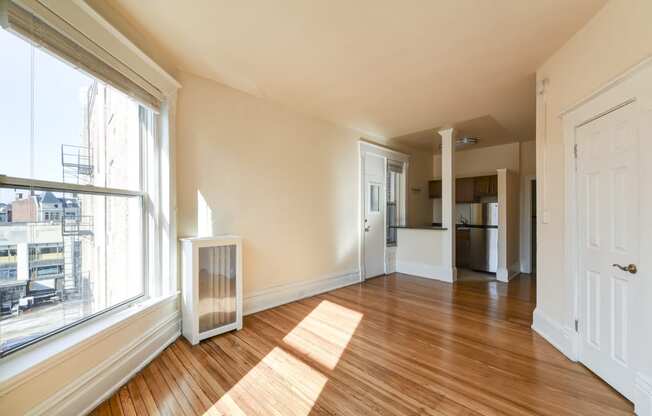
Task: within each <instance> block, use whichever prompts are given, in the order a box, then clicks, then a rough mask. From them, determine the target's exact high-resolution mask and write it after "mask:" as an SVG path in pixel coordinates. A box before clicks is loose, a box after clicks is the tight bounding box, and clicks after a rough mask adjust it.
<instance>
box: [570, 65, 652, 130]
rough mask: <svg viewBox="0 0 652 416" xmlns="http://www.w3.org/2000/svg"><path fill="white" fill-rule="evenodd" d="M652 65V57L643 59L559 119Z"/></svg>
mask: <svg viewBox="0 0 652 416" xmlns="http://www.w3.org/2000/svg"><path fill="white" fill-rule="evenodd" d="M650 63H652V55H649V56H647V57H645V58H643V59H642V60H641V61H640V62H639V63H637V64H636V65H634V66H632V67H630V68H629V69H627V70H626V71H625V72H623V73H622V74H620V75H618V76H616V77H614V78H612V79H611V80H609V81H607V82H606V83H605V84H604V85H602V86H601V87H600V88H598V89H597V90H595V91H593V92H592V93H591V94H589V95H587V96H586V97H584V98H582V99H580V100H579V101H577V102H576V103H575V104H573V105H571V106H570V107H568V108H566V109H565V110H563V111H562V112H561V113H559V115H558V117H560V118H563V117H565V116H566V115H567V114H568V113H571V112H573V111H575V110H577V109H578V108H580V107H581V106H583V105H584V104H587V103H588V102H589V101H591V100H593V99H595V98H597V97H598V96H599V95H601V94H603V93H604V92H606V91H608V90H610V89H612V88H614V87H615V86H617V85H618V84H620V83H622V82H624V81H626V80H627V79H628V78H630V77H631V76H632V75H634V74H635V73H636V72H638V71H640V70H641V69H643V68H644V67H646V66H647V65H649V64H650Z"/></svg>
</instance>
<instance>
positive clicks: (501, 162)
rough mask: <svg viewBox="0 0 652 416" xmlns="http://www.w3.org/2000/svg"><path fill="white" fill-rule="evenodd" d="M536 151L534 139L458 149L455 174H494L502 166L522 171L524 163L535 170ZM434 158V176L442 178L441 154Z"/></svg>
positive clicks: (461, 175) (462, 175) (435, 155)
mask: <svg viewBox="0 0 652 416" xmlns="http://www.w3.org/2000/svg"><path fill="white" fill-rule="evenodd" d="M535 152H536V146H535V145H534V140H532V141H529V142H523V143H519V142H516V143H508V144H503V145H498V146H488V147H480V148H477V149H467V150H458V151H456V152H455V174H456V176H458V177H465V176H480V175H484V174H494V173H496V169H502V168H505V169H509V170H512V171H517V172H520V170H521V164H522V163H525V164H526V165H527V166H526V167H527V169H528V170H531V171H532V172H534V169H533V167H534V163H533V162H534V161H535V159H536V156H535V154H536V153H535ZM432 159H433V162H432V169H433V171H432V176H433V178H440V177H441V154H434V155H433V157H432Z"/></svg>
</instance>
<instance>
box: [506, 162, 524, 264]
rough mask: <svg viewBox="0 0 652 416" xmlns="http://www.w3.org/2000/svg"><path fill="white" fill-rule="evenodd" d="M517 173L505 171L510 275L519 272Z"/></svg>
mask: <svg viewBox="0 0 652 416" xmlns="http://www.w3.org/2000/svg"><path fill="white" fill-rule="evenodd" d="M520 184H521V181H520V176H519V174H518V172H514V171H511V170H508V171H507V264H506V266H507V270H508V273H509V274H510V275H513V274H514V273H519V272H520V257H521V250H520V237H521V236H520V234H521V225H520V221H521V215H520V202H521V197H520V196H521V189H520Z"/></svg>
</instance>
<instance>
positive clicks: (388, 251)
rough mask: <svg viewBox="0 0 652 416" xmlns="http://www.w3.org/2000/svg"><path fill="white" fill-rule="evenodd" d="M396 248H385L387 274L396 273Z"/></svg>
mask: <svg viewBox="0 0 652 416" xmlns="http://www.w3.org/2000/svg"><path fill="white" fill-rule="evenodd" d="M396 251H397V249H396V246H390V247H386V248H385V273H387V274H391V273H396Z"/></svg>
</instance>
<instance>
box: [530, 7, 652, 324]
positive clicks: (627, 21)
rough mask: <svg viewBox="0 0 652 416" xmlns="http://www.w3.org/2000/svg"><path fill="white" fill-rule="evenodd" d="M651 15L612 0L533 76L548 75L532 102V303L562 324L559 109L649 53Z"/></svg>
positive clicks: (565, 319)
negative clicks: (535, 221) (534, 270)
mask: <svg viewBox="0 0 652 416" xmlns="http://www.w3.org/2000/svg"><path fill="white" fill-rule="evenodd" d="M651 16H652V2H651V1H649V0H627V1H620V0H612V1H610V2H609V3H607V4H606V5H605V7H604V8H603V9H601V10H600V11H599V12H598V13H597V14H596V16H594V17H593V19H592V20H591V21H590V22H589V23H588V24H587V25H586V26H585V27H583V28H582V29H581V30H580V31H579V32H578V33H577V34H575V35H574V36H573V37H572V38H571V39H570V40H569V41H568V42H567V43H566V44H565V45H564V46H563V47H562V48H561V49H560V50H558V51H557V52H556V53H555V54H554V55H553V56H551V57H550V58H549V59H548V60H547V61H546V62H545V63H544V64H543V65H542V66H541V68H539V70H538V71H537V80H538V81H541V80H543V79H546V78H547V79H548V80H549V82H548V86H547V89H546V93H545V102H546V108H545V109H544V108H543V106H542V103H541V102H538V103H537V113H538V114H540V115H541V118H539V120H538V122H537V178H538V181H537V194H538V198H537V211H538V213H539V215H538V222H539V223H538V242H537V244H538V253H537V255H538V258H537V268H538V270H537V275H538V279H537V308H538V309H539V310H540V312H542V313H544V314H545V315H546V316H547V317H548V318H550V319H552V320H554V321H555V322H558V323H560V324H563V325H565V326H570V325H571V323H570V319H571V305H569V303H568V296H566V295H565V293H564V288H566V287H567V286H566V285H565V279H570V276H566V275H565V274H564V268H563V267H564V266H563V265H564V248H565V247H564V203H565V201H564V174H565V166H564V149H563V137H562V125H561V119H560V118H559V114H560V112H561V111H563V110H564V109H566V108H568V107H570V106H571V105H573V104H574V103H576V102H577V101H579V100H580V99H582V98H584V97H586V96H588V95H589V94H591V93H592V92H593V91H595V90H597V89H598V88H599V87H600V86H601V85H603V84H605V83H606V82H608V81H609V80H610V79H612V78H614V77H616V76H618V75H619V74H621V73H622V72H624V71H625V70H626V69H628V68H630V67H632V66H633V65H635V64H637V63H638V62H640V61H641V60H642V59H643V58H645V57H647V56H649V55H651V54H652V24H650V18H651ZM544 114H545V117H543V115H544ZM544 133H546V134H544ZM544 217H547V220H548V221H547V222H545V223H544V222H543V220H544Z"/></svg>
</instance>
